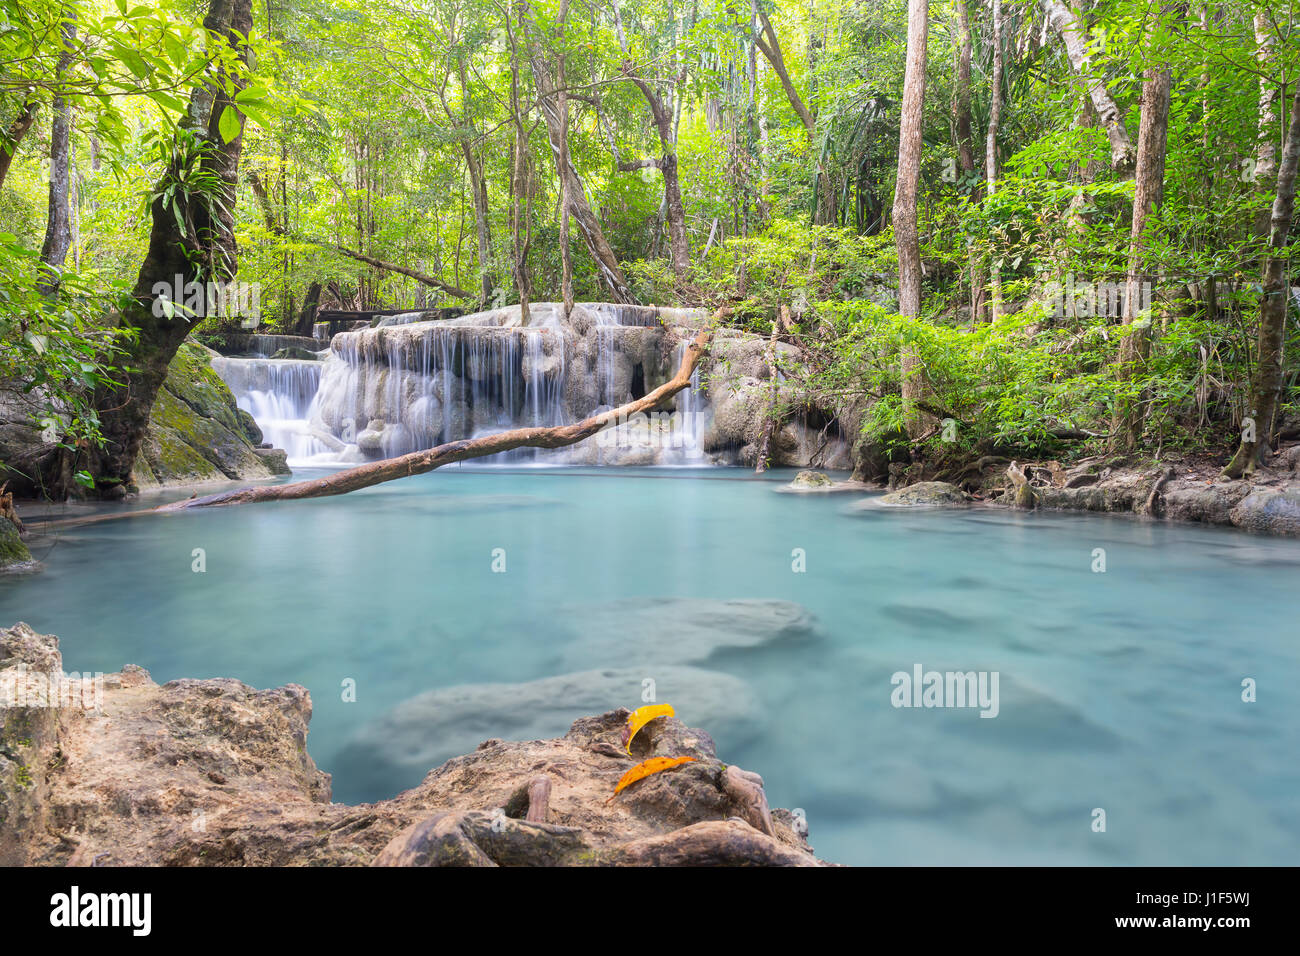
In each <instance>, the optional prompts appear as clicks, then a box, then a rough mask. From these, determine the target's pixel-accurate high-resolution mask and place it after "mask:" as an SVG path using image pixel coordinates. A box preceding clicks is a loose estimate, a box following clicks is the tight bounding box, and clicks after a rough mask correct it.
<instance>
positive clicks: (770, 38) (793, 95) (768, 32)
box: [752, 0, 817, 140]
mask: <svg viewBox="0 0 1300 956" xmlns="http://www.w3.org/2000/svg"><path fill="white" fill-rule="evenodd" d="M752 2H753V5H754V15H755V16H756V17H758V24H759V32H758V33H756V34H755V35H754V42H755V43H756V44H757V45H758V48H759V49H760V50H762V51H763V56H764V57H766V58H767V62H768V63H770V64H772V69H774V70H776V75H777V77H778V78H779V79H780V80H781V88H782V89H784V90H785V95H786V98H787V99H788V100H789V101H790V106H791V107H793V108H794V111H795V113H796V114H798V116H799V119H800V120H801V121H802V122H803V125H804V129H806V130H807V131H808V138H809V140H811V139H812V138H813V135H814V134H815V133H816V131H817V119H816V117H814V116H813V115H812V111H811V110H809V109H808V107H807V106H805V105H804V101H803V100H802V99H801V98H800V96H799V93H798V91H797V90H795V88H794V83H792V82H791V81H790V71H789V70H787V69H786V65H785V54H784V53H783V52H782V50H781V41H780V40H778V39H777V36H776V30H775V29H773V28H772V21H771V20H769V19H768V17H767V12H766V11H765V10H764V9H763V8H762V6H761V5H760V4H759V0H752Z"/></svg>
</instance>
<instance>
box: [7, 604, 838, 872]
mask: <svg viewBox="0 0 1300 956" xmlns="http://www.w3.org/2000/svg"><path fill="white" fill-rule="evenodd" d="M61 667H62V659H61V657H60V655H59V651H58V641H57V639H56V638H53V637H50V636H46V635H40V634H37V633H35V632H34V631H32V630H31V629H30V628H28V627H27V626H26V625H22V624H19V625H15V626H14V627H11V628H8V629H0V692H4V688H6V687H12V686H13V685H14V682H15V680H16V679H17V678H18V676H19V675H20V674H21V675H26V677H25V679H29V680H31V679H34V678H31V677H30V674H31V673H32V672H40V673H46V674H61V673H62V671H61ZM93 703H94V706H90V705H88V704H87V703H86V699H85V696H84V695H83V697H82V699H81V700H80V701H78V702H76V703H75V704H68V705H65V706H53V707H52V706H45V705H34V706H33V705H27V706H14V707H6V708H0V865H32V864H36V865H63V864H68V863H72V864H74V865H97V866H122V865H274V866H283V865H290V864H302V865H339V866H358V865H361V866H364V865H367V864H372V863H373V864H376V865H384V866H554V865H566V866H567V865H573V866H591V865H621V866H637V865H660V866H663V865H674V864H682V865H763V866H767V865H771V866H810V865H818V863H819V861H818V860H817V859H816V857H815V856H814V855H813V853H812V850H811V848H810V847H809V846H808V844H807V843H806V842H805V840H804V839H803V837H802V836H801V835H800V834H799V833H796V832H795V829H794V823H795V821H794V818H793V817H792V816H791V815H790V814H789V813H788V812H786V811H782V810H775V811H770V810H768V809H767V801H766V797H765V796H764V794H763V788H762V781H761V778H759V777H758V776H757V775H756V774H752V773H747V772H745V771H743V770H740V769H739V768H735V767H727V766H724V764H723V763H722V762H721V761H719V759H718V756H717V753H716V747H715V745H714V743H713V740H712V738H711V737H710V736H709V735H708V734H707V733H705V732H704V731H702V730H697V729H692V728H689V727H687V726H686V725H685V724H683V723H681V722H680V721H678V720H676V719H674V718H661V719H659V720H656V721H652V722H651V723H650V724H648V725H646V727H644V728H643V729H642V730H641V732H640V733H638V734H637V736H636V738H634V740H633V741H632V753H631V754H629V753H628V752H627V750H626V748H625V747H624V746H623V741H622V736H623V730H624V728H625V725H626V721H627V717H628V711H627V710H616V711H611V712H608V713H604V714H601V715H600V716H596V717H585V718H581V719H579V720H577V721H574V722H573V723H572V725H571V726H570V728H569V730H568V732H567V733H565V734H564V735H563V736H560V737H555V738H551V739H540V740H530V741H524V742H517V743H511V742H504V741H502V740H499V739H495V738H493V739H488V740H485V741H482V742H481V743H479V744H478V745H477V746H476V747H474V748H473V749H471V750H470V751H469V752H467V753H466V754H464V755H463V756H458V757H455V758H453V759H451V760H448V761H447V762H446V763H444V764H443V765H441V766H440V767H438V768H436V769H435V770H433V771H431V772H430V773H429V774H428V775H427V776H426V777H425V778H424V781H423V782H422V783H421V784H420V785H419V786H417V787H415V788H414V789H412V790H408V791H406V792H404V793H401V794H399V795H397V796H396V797H394V798H392V799H390V800H383V801H380V802H379V803H374V804H365V805H361V806H355V807H353V806H347V805H344V804H335V803H330V802H329V799H330V778H329V776H328V775H326V774H323V773H321V772H320V771H319V770H317V769H316V766H315V764H314V763H313V762H312V759H311V757H310V756H309V755H308V752H307V726H308V722H309V721H310V718H311V700H310V697H309V696H308V694H307V691H306V690H305V689H304V688H302V687H299V686H297V685H293V684H290V685H288V686H286V687H281V688H277V689H275V690H266V691H259V690H255V689H253V688H251V687H249V686H247V685H246V684H243V683H242V682H240V681H237V680H230V679H217V680H178V681H172V682H170V683H168V684H165V685H163V686H161V687H160V686H158V685H157V684H155V683H154V682H153V681H152V680H151V679H150V677H149V675H148V673H147V672H145V671H143V670H141V669H140V668H136V667H126V668H124V669H123V670H122V672H121V673H118V674H110V675H107V676H105V677H103V678H102V691H101V692H100V694H99V695H98V697H97V698H95V700H94V701H93ZM651 756H671V757H682V756H689V757H692V758H694V759H693V760H692V761H691V762H687V763H682V764H680V765H678V766H675V767H673V768H672V769H670V770H666V771H663V772H661V773H657V774H654V775H652V776H649V777H646V778H644V779H643V780H640V781H638V782H637V783H634V784H632V785H630V786H628V787H627V788H626V789H625V790H623V791H622V792H620V793H619V794H618V795H617V796H614V788H615V786H616V785H617V783H618V781H619V779H620V778H621V777H622V776H623V774H625V773H626V772H627V771H628V770H629V769H630V768H632V767H633V766H635V765H636V764H637V763H638V762H639V761H642V760H645V759H647V758H648V757H651Z"/></svg>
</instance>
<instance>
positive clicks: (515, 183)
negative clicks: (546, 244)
mask: <svg viewBox="0 0 1300 956" xmlns="http://www.w3.org/2000/svg"><path fill="white" fill-rule="evenodd" d="M525 14H526V10H525V8H524V7H523V6H522V5H521V6H520V10H519V30H520V31H521V32H525V33H526V31H527V29H528V26H527V23H526V21H525V19H524V18H525ZM506 35H507V37H508V38H509V40H510V120H511V122H512V123H513V124H514V128H515V136H514V140H515V142H514V151H513V153H512V160H511V164H510V242H511V245H512V247H513V249H514V263H513V265H512V271H513V273H514V279H515V291H516V292H517V293H518V295H519V316H520V322H521V323H522V324H524V325H527V324H528V322H529V319H530V317H531V316H530V312H529V306H530V302H529V297H530V296H529V293H530V287H529V281H528V246H529V242H530V238H531V235H532V224H531V222H527V221H526V220H530V219H531V216H530V208H531V202H530V201H529V200H528V199H527V197H526V194H527V193H528V191H529V184H528V131H527V130H526V129H525V127H524V118H523V115H522V114H521V113H520V111H519V64H520V54H519V37H518V36H517V35H516V33H515V30H514V28H513V27H512V26H511V24H510V21H509V20H507V21H506ZM525 42H527V40H526V36H525Z"/></svg>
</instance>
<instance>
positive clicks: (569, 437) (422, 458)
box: [135, 307, 728, 514]
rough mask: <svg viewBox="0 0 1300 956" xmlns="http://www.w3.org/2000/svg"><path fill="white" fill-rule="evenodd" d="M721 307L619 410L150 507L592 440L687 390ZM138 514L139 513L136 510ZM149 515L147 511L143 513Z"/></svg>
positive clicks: (309, 493)
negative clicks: (672, 367)
mask: <svg viewBox="0 0 1300 956" xmlns="http://www.w3.org/2000/svg"><path fill="white" fill-rule="evenodd" d="M727 311H728V310H727V308H726V307H723V308H722V309H720V310H719V311H718V312H717V313H716V314H715V315H714V321H713V323H712V324H711V325H709V326H706V327H705V328H703V329H701V330H700V332H699V334H698V335H696V337H695V341H694V342H692V343H691V345H690V347H689V348H688V349H687V350H686V355H685V357H684V358H683V359H682V364H681V366H680V367H679V368H678V369H677V373H676V374H675V375H674V376H673V377H672V378H671V379H669V380H668V381H667V382H665V383H664V384H663V385H660V386H659V387H658V388H656V389H655V390H654V391H652V392H650V393H649V394H647V395H645V396H644V397H642V398H638V399H635V400H634V401H631V402H629V403H628V404H626V405H623V406H620V407H619V408H614V409H610V410H609V411H606V412H601V413H600V414H598V415H593V416H591V417H590V418H585V419H583V420H582V421H580V422H576V423H574V424H572V425H558V426H555V427H552V428H515V429H511V430H510V431H505V432H498V433H497V434H495V435H484V436H482V437H480V438H468V439H462V440H460V441H453V442H448V443H446V444H443V445H438V446H437V447H435V448H430V449H428V450H427V451H417V452H412V453H411V454H409V455H402V456H400V457H398V458H389V459H387V460H385V461H377V462H372V463H370V464H366V465H359V466H358V467H356V468H348V469H346V470H344V471H337V472H334V473H333V474H332V475H329V476H327V477H325V478H319V479H313V480H310V481H296V482H293V483H291V484H286V485H260V486H258V487H256V488H242V489H240V490H238V491H227V492H222V493H219V494H215V495H207V496H205V497H202V498H190V499H188V500H186V501H178V502H175V503H174V504H170V505H163V506H162V507H160V508H155V509H153V511H160V512H165V511H186V510H189V509H191V508H206V507H211V506H213V505H235V504H252V503H256V502H261V501H290V500H297V499H301V498H325V497H329V496H331V495H342V494H347V493H348V492H349V491H357V490H359V489H361V488H369V487H371V486H372V485H378V484H382V483H383V482H386V481H393V480H395V479H397V478H407V477H410V476H412V475H422V474H425V473H426V472H430V471H433V470H434V469H435V468H440V467H442V466H443V465H449V464H451V463H452V462H457V461H467V460H469V459H471V458H483V457H485V456H487V455H495V454H498V453H500V452H503V451H510V450H511V449H514V448H564V447H566V446H568V445H574V444H577V443H578V442H580V441H583V440H584V439H587V438H590V437H592V436H593V435H595V434H596V433H597V432H599V431H601V430H602V429H604V428H606V427H612V426H615V425H618V424H619V423H622V422H626V421H627V420H628V419H629V418H631V417H632V416H633V415H637V414H641V413H644V412H647V411H652V410H653V409H655V408H658V407H660V406H661V405H663V404H664V403H665V402H666V401H667V400H668V399H670V398H672V397H673V396H674V395H676V394H677V393H678V392H680V391H681V390H682V389H684V388H689V387H690V384H691V375H692V374H693V373H694V372H695V368H696V366H697V365H698V364H699V361H700V357H701V356H702V355H703V354H704V350H705V349H706V348H707V347H708V344H709V339H710V338H711V336H712V333H713V329H712V325H715V324H716V323H717V322H718V321H719V320H720V319H721V318H722V317H723V316H724V315H725V314H726V313H727ZM135 513H137V514H138V513H140V512H135ZM144 513H146V514H147V513H148V512H144Z"/></svg>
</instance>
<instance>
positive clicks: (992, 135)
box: [984, 0, 1003, 322]
mask: <svg viewBox="0 0 1300 956" xmlns="http://www.w3.org/2000/svg"><path fill="white" fill-rule="evenodd" d="M1002 46H1003V43H1002V0H993V70H992V73H991V75H990V76H989V127H988V132H987V134H986V135H985V137H984V172H985V179H986V182H987V184H988V194H989V195H990V196H992V195H993V194H994V192H996V191H997V182H998V131H999V129H1000V128H1001V126H1002ZM1001 313H1002V250H1000V249H995V250H993V261H992V262H991V263H990V264H989V321H990V322H996V321H997V320H998V318H999V316H1000V315H1001Z"/></svg>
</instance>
